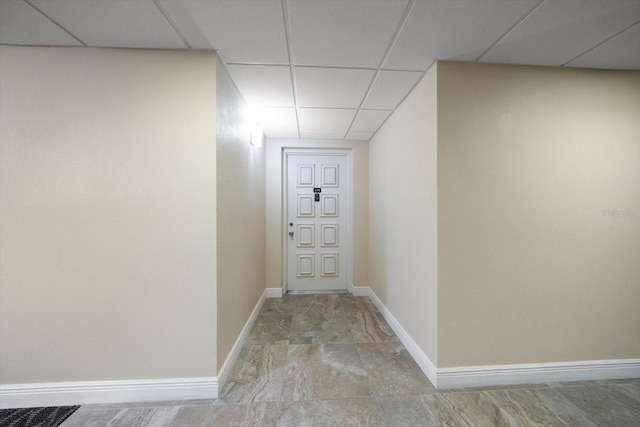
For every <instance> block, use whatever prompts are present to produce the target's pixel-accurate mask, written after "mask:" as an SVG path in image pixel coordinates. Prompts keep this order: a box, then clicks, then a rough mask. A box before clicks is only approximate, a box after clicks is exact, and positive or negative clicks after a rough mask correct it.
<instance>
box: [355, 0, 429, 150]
mask: <svg viewBox="0 0 640 427" xmlns="http://www.w3.org/2000/svg"><path fill="white" fill-rule="evenodd" d="M415 4H416V0H409V3H408V4H407V7H406V8H405V9H404V13H403V14H402V17H401V18H400V21H399V22H398V25H397V26H396V29H395V31H394V32H393V35H392V36H391V40H390V41H389V44H388V45H387V49H386V50H385V51H384V54H383V55H382V59H380V62H379V63H378V67H377V68H376V72H375V74H374V75H373V78H372V79H371V82H369V86H368V87H367V90H366V91H365V93H364V97H362V101H360V105H358V109H357V111H356V114H355V115H354V116H353V119H352V120H351V123H349V127H348V128H347V133H346V134H345V138H346V137H347V135H349V133H350V132H351V128H352V127H353V124H354V123H355V121H356V119H357V118H358V116H359V115H360V111H362V106H363V105H364V103H365V102H366V101H367V98H368V97H369V95H370V94H371V89H373V85H374V84H375V83H376V80H377V79H378V76H379V75H380V69H381V68H382V66H383V65H384V63H385V61H386V60H387V58H388V57H389V54H390V53H391V49H393V46H394V45H395V44H396V40H398V36H399V35H400V32H401V31H402V28H404V25H405V23H406V22H407V19H408V18H409V14H410V13H411V11H412V10H413V7H414V6H415ZM418 81H420V79H418ZM416 84H417V83H416ZM386 111H388V110H386ZM389 116H391V114H389ZM388 119H389V117H387V118H386V119H385V121H384V122H386V121H387V120H388ZM384 122H383V123H382V125H384ZM382 125H380V126H378V129H377V130H376V131H375V132H373V135H375V134H376V132H377V131H378V130H379V129H380V128H381V127H382ZM373 135H372V136H371V137H373Z"/></svg>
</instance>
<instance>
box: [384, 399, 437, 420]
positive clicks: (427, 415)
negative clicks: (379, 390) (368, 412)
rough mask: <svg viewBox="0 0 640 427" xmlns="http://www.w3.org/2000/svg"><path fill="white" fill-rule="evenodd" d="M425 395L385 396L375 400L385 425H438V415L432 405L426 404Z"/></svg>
mask: <svg viewBox="0 0 640 427" xmlns="http://www.w3.org/2000/svg"><path fill="white" fill-rule="evenodd" d="M426 400H427V397H426V396H402V397H398V396H385V397H378V398H377V401H378V404H379V405H380V408H381V409H382V418H383V419H384V422H385V424H386V425H387V426H394V427H415V426H423V427H439V426H440V421H439V420H438V415H437V414H436V413H434V412H433V405H427V404H426Z"/></svg>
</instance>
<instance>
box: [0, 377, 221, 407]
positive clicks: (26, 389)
mask: <svg viewBox="0 0 640 427" xmlns="http://www.w3.org/2000/svg"><path fill="white" fill-rule="evenodd" d="M217 397H218V378H217V377H203V378H168V379H155V380H124V381H82V382H58V383H39V384H14V385H2V386H0V408H2V409H7V408H29V407H37V406H63V405H85V404H89V403H120V402H152V401H163V400H188V399H216V398H217Z"/></svg>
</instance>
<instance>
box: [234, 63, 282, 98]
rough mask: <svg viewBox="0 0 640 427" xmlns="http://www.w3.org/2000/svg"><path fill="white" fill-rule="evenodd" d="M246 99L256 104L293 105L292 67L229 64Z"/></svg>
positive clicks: (235, 80)
mask: <svg viewBox="0 0 640 427" xmlns="http://www.w3.org/2000/svg"><path fill="white" fill-rule="evenodd" d="M227 70H228V71H229V74H230V75H231V78H232V79H233V81H234V82H235V83H236V85H237V86H238V89H240V92H241V93H242V95H243V96H244V99H245V100H246V101H247V102H248V103H249V104H251V105H254V106H263V105H264V106H270V107H293V106H295V102H294V101H293V85H292V84H291V69H290V68H289V67H287V66H271V65H227Z"/></svg>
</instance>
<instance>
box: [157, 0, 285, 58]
mask: <svg viewBox="0 0 640 427" xmlns="http://www.w3.org/2000/svg"><path fill="white" fill-rule="evenodd" d="M160 2H161V4H162V7H163V8H164V10H165V11H166V12H167V13H168V14H169V16H171V18H172V19H173V21H174V22H175V23H176V25H177V26H178V28H179V29H180V31H181V32H182V34H183V35H184V36H185V37H186V39H187V40H188V41H189V43H190V44H191V45H192V47H193V48H196V49H217V50H218V53H219V54H220V56H221V58H222V59H223V60H224V61H225V62H249V63H266V64H288V63H289V53H288V52H287V41H286V36H285V32H284V17H283V14H282V3H281V1H280V0H260V1H255V0H233V1H229V0H183V1H174V0H160Z"/></svg>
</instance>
